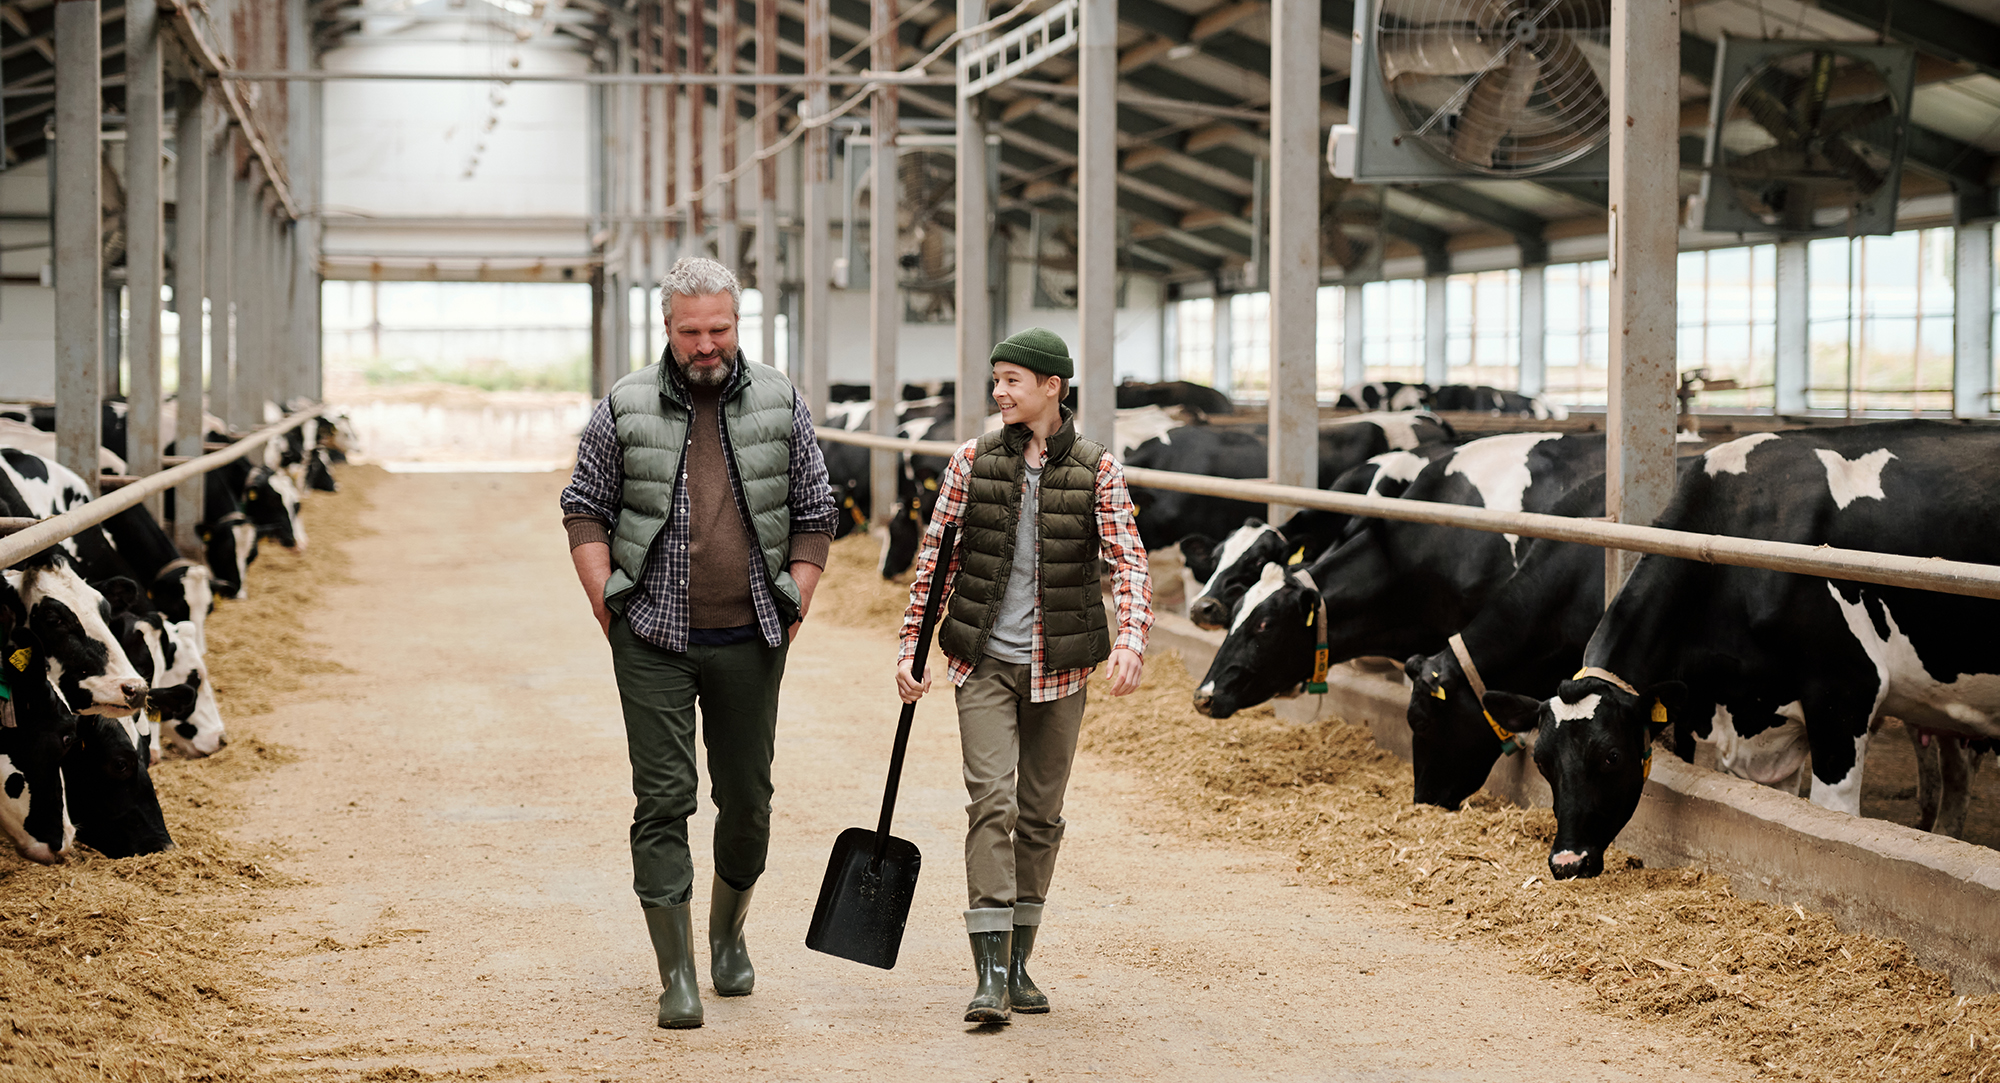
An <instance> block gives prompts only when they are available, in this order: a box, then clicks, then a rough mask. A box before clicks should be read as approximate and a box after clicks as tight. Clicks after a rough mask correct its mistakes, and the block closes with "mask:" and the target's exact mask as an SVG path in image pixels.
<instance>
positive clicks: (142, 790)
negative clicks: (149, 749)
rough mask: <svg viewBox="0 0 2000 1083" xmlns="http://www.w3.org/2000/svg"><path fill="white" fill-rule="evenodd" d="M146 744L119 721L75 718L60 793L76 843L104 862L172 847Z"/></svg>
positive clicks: (143, 734) (140, 735)
mask: <svg viewBox="0 0 2000 1083" xmlns="http://www.w3.org/2000/svg"><path fill="white" fill-rule="evenodd" d="M150 740H151V738H150V735H149V734H148V733H146V732H144V731H135V729H134V728H133V727H131V726H129V725H125V724H123V720H121V719H115V718H106V717H103V716H98V715H86V716H83V717H80V718H78V719H77V744H76V747H75V748H74V749H72V750H71V751H70V754H69V756H68V758H66V759H65V760H64V761H63V794H64V797H65V798H66V799H67V802H68V805H69V814H70V818H71V819H73V820H74V821H75V822H76V838H77V841H78V842H81V843H83V844H85V845H87V846H89V847H91V848H92V849H95V850H97V851H98V852H99V853H101V854H103V855H104V856H106V857H131V856H133V855H136V854H150V853H156V852H158V851H160V850H164V849H166V848H168V847H169V846H172V845H173V844H174V840H173V836H172V835H170V834H169V833H168V832H167V824H166V818H165V817H164V816H162V815H161V812H160V798H159V794H158V793H157V792H156V791H155V790H154V789H153V778H152V775H151V774H149V773H148V771H147V755H146V746H147V745H148V744H149V743H150Z"/></svg>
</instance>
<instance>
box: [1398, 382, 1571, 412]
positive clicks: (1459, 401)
mask: <svg viewBox="0 0 2000 1083" xmlns="http://www.w3.org/2000/svg"><path fill="white" fill-rule="evenodd" d="M1429 405H1430V408H1431V409H1433V410H1453V411H1462V412H1465V413H1475V414H1494V415H1496V416H1504V417H1532V418H1534V419H1535V420H1537V421H1560V420H1562V419H1563V418H1566V417H1568V416H1569V411H1568V410H1566V409H1564V408H1563V407H1562V406H1560V405H1558V404H1556V403H1552V402H1550V401H1548V400H1547V399H1544V398H1542V397H1541V396H1539V395H1537V396H1533V397H1530V396H1528V395H1523V394H1521V393H1520V392H1518V391H1508V390H1505V389H1503V388H1498V387H1489V386H1487V385H1485V384H1477V385H1474V384H1445V385H1444V386H1443V387H1439V388H1436V389H1434V390H1432V391H1431V394H1430V403H1429Z"/></svg>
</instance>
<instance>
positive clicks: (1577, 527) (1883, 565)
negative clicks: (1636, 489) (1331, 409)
mask: <svg viewBox="0 0 2000 1083" xmlns="http://www.w3.org/2000/svg"><path fill="white" fill-rule="evenodd" d="M819 435H820V437H821V438H823V439H827V440H832V441H834V442H836V443H843V444H854V445H857V446H860V447H865V448H870V449H874V450H879V451H911V452H916V453H919V454H925V455H945V456H949V455H951V454H952V453H953V452H955V451H957V450H958V447H959V445H957V444H955V443H947V442H945V441H941V440H897V439H894V438H891V437H886V436H876V435H873V434H868V433H857V432H848V431H846V430H844V429H827V430H822V431H821V432H820V433H819ZM1125 480H1126V481H1127V482H1129V483H1130V484H1132V485H1137V486H1142V487H1145V488H1149V489H1168V490H1172V491H1174V492H1181V493H1193V494H1195V495H1196V496H1214V497H1221V498H1223V499H1226V500H1241V501H1244V502H1246V503H1252V504H1289V505H1291V506H1293V507H1300V508H1312V509H1315V510H1318V511H1333V512H1341V513H1343V514H1347V515H1359V516H1365V517H1368V518H1375V519H1396V520H1399V521H1402V522H1406V523H1430V524H1433V525H1436V526H1455V527H1464V528H1466V529H1468V530H1483V531H1486V532H1488V533H1491V534H1519V535H1523V536H1525V537H1530V538H1548V539H1550V540H1552V541H1564V542H1578V543H1581V544H1583V545H1594V546H1597V547H1599V548H1603V549H1623V550H1629V551H1631V552H1636V553H1656V554H1658V555H1660V556H1668V557H1680V558H1682V559H1685V560H1699V561H1702V562H1704V563H1708V564H1734V565H1737V566H1739V567H1745V568H1767V569H1770V570H1772V571H1780V572H1795V573H1798V574H1800V575H1816V576H1824V577H1826V578H1828V579H1842V580H1850V581H1854V582H1860V583H1879V584H1881V585H1883V586H1890V587H1910V588H1913V589H1916V590H1933V591H1938V592H1941V593H1944V594H1962V595H1966V596H1968V597H1973V598H1993V599H2000V567H1995V566H1993V565H1990V564H1973V563H1969V562H1966V561H1959V560H1945V559H1943V558H1942V557H1912V556H1902V555H1899V554H1895V553H1871V552H1868V551H1866V550H1861V549H1838V548H1835V547H1833V546H1830V545H1801V544H1799V543H1797V542H1778V541H1763V540H1760V539H1756V538H1736V537H1730V536H1728V535H1724V534H1696V533H1691V532H1689V531H1684V530H1667V529H1665V528H1662V527H1653V526H1635V525H1633V524H1630V523H1609V522H1604V521H1602V520H1598V519H1572V518H1568V517H1566V516H1561V515H1543V514H1540V513H1537V512H1526V511H1494V510H1492V509H1490V508H1475V507H1469V506H1467V505H1464V504H1441V503H1438V502H1436V501H1431V500H1400V499H1396V498H1394V497H1382V496H1360V495H1356V494H1352V493H1336V492H1330V491H1328V490H1325V489H1304V488H1298V487H1295V486H1290V485H1273V484H1271V483H1269V482H1263V481H1247V480H1244V479H1240V478H1218V477H1211V476H1209V475H1207V474H1179V473H1175V472H1173V471H1169V470H1148V469H1144V468H1142V467H1131V466H1128V467H1126V468H1125Z"/></svg>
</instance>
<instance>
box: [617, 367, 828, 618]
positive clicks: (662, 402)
mask: <svg viewBox="0 0 2000 1083" xmlns="http://www.w3.org/2000/svg"><path fill="white" fill-rule="evenodd" d="M792 396H793V391H792V383H791V381H790V380H787V379H785V375H784V373H781V372H779V371H778V370H777V369H774V368H772V367H771V366H769V365H756V364H751V363H749V362H747V361H739V362H738V363H737V365H736V372H735V373H734V374H733V375H732V376H731V377H730V380H729V384H728V386H727V387H725V388H723V391H722V416H723V419H724V424H725V426H726V428H727V430H728V434H729V447H730V450H731V451H733V452H734V453H735V456H736V473H737V476H738V478H740V479H741V481H742V486H741V491H740V492H738V493H737V507H738V508H740V509H743V510H745V511H746V512H747V513H748V515H749V517H750V525H751V526H752V528H753V532H754V533H755V534H756V537H757V548H758V550H759V551H760V552H761V553H763V555H764V571H765V573H766V574H767V575H769V576H770V582H771V588H772V589H771V594H772V596H773V598H775V599H776V600H777V603H778V610H779V613H780V615H781V616H782V617H783V618H784V620H785V621H787V622H789V621H791V620H792V619H793V618H794V617H796V616H797V615H798V612H799V585H798V584H797V583H795V582H793V581H792V576H791V573H790V572H789V571H787V570H786V563H787V557H788V556H789V555H790V553H791V548H792V512H791V505H790V499H789V497H790V492H791V476H790V475H791V465H792ZM610 398H611V415H612V417H613V418H614V419H615V420H616V421H617V429H618V447H619V449H620V450H621V451H622V452H623V453H624V456H625V487H624V495H623V497H622V500H621V504H620V507H619V511H618V523H617V525H616V526H614V527H613V528H612V531H611V578H610V579H609V580H607V581H606V582H605V584H604V601H605V604H606V605H608V606H610V607H611V609H612V611H613V612H622V611H623V609H624V595H626V594H628V593H630V592H631V590H632V588H633V587H635V586H637V585H638V583H639V576H640V574H641V573H642V572H643V571H644V570H645V567H646V554H648V553H650V552H652V551H653V542H654V540H655V539H657V538H658V537H659V536H660V531H661V530H662V529H664V528H665V527H666V525H667V519H668V517H669V516H670V515H672V514H673V509H674V485H675V483H676V482H677V481H679V480H680V473H681V456H682V454H683V453H684V452H686V450H687V447H688V443H689V440H690V436H689V433H688V419H689V418H690V417H692V416H693V414H692V412H691V408H690V406H689V404H688V401H687V397H686V391H685V390H684V389H683V388H682V387H681V385H680V382H679V381H678V380H676V379H674V378H673V376H672V375H671V373H670V370H669V369H668V367H667V366H666V365H664V364H659V363H655V364H651V365H648V366H646V367H645V368H642V369H640V370H639V371H637V372H635V373H632V374H631V375H630V376H627V377H625V378H624V379H621V380H619V381H618V382H617V383H615V384H613V385H612V386H611V395H610Z"/></svg>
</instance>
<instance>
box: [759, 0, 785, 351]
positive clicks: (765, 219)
mask: <svg viewBox="0 0 2000 1083" xmlns="http://www.w3.org/2000/svg"><path fill="white" fill-rule="evenodd" d="M757 72H758V74H760V75H775V74H777V72H778V0H757ZM777 99H778V88H777V87H774V86H760V87H758V88H757V153H758V154H763V153H764V152H765V150H766V149H768V148H769V147H770V146H771V145H772V144H773V143H776V142H777V141H778V117H777V113H776V112H775V111H774V108H773V106H774V104H775V103H776V101H777ZM782 277H783V276H781V275H780V274H779V273H778V159H777V158H775V157H768V158H760V159H758V162H757V295H758V296H759V297H761V298H763V301H764V319H763V322H762V323H761V324H760V325H759V326H758V330H759V332H761V333H760V335H759V339H760V341H759V342H758V356H757V360H759V361H762V362H763V363H765V364H767V365H771V366H774V367H775V366H776V365H777V363H778V307H779V305H778V299H779V295H780V293H781V292H782V287H781V285H780V282H781V281H782Z"/></svg>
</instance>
